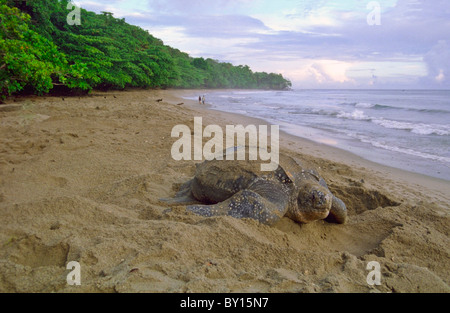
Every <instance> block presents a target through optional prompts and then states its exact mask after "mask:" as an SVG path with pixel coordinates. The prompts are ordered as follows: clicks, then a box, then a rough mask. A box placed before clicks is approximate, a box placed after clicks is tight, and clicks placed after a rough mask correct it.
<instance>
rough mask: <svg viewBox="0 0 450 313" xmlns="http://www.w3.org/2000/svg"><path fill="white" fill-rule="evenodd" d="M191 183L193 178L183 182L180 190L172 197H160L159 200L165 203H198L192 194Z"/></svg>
mask: <svg viewBox="0 0 450 313" xmlns="http://www.w3.org/2000/svg"><path fill="white" fill-rule="evenodd" d="M192 183H193V180H192V179H191V180H190V181H188V182H187V183H184V184H183V185H182V186H181V188H180V191H179V192H177V194H176V195H175V197H174V198H162V199H159V201H162V202H165V203H167V204H180V205H183V204H192V203H198V201H197V200H196V199H195V198H194V196H193V195H192V189H191V187H192Z"/></svg>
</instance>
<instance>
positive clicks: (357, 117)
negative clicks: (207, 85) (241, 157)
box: [197, 90, 450, 181]
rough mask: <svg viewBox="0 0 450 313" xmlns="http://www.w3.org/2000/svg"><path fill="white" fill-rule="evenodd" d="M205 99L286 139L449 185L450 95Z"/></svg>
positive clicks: (281, 94)
mask: <svg viewBox="0 0 450 313" xmlns="http://www.w3.org/2000/svg"><path fill="white" fill-rule="evenodd" d="M205 95H206V103H207V104H209V105H210V106H211V108H212V109H214V110H219V111H225V112H234V113H238V114H243V115H247V116H252V117H257V118H261V119H264V120H266V121H267V122H269V123H271V124H273V125H279V126H280V129H281V130H282V131H285V132H287V133H289V134H292V135H295V136H298V137H303V138H306V139H310V140H313V141H317V142H320V143H324V144H328V145H332V146H335V147H337V148H340V149H344V150H347V151H350V152H352V153H354V154H357V155H359V156H361V157H363V158H365V159H368V160H370V161H373V162H376V163H379V164H383V165H388V166H391V167H396V168H400V169H404V170H408V171H412V172H416V173H420V174H425V175H428V176H432V177H436V178H440V179H444V180H449V181H450V91H447V90H440V91H438V90H289V91H251V90H250V91H247V90H246V91H239V90H236V91H214V92H209V93H206V94H205ZM197 97H198V96H197Z"/></svg>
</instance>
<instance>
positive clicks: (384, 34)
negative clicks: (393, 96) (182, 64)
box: [74, 0, 450, 89]
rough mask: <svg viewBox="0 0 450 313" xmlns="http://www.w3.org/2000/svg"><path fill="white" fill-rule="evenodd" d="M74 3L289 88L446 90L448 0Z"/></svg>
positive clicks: (449, 83) (449, 74)
mask: <svg viewBox="0 0 450 313" xmlns="http://www.w3.org/2000/svg"><path fill="white" fill-rule="evenodd" d="M74 2H75V3H76V4H77V5H79V6H81V7H82V8H85V9H87V10H89V11H94V12H97V13H99V12H100V11H109V12H113V13H114V16H115V17H119V18H125V20H126V21H127V22H128V23H130V24H134V25H138V26H140V27H142V28H144V29H146V30H148V31H149V32H150V33H151V34H152V35H154V36H155V37H157V38H160V39H162V40H163V41H164V43H165V44H167V45H170V46H172V47H174V48H178V49H180V50H182V51H184V52H187V53H189V54H190V55H191V56H194V57H200V56H201V57H204V58H213V59H217V60H220V61H225V62H231V63H233V64H234V65H240V64H247V65H249V66H250V67H251V68H252V70H254V71H266V72H277V73H282V74H283V75H284V76H285V77H286V78H289V79H290V80H291V81H292V82H293V85H294V88H445V89H450V1H449V0H427V1H425V0H380V1H368V0H304V1H300V0H270V1H269V0H78V1H74ZM378 9H380V10H378ZM378 13H379V14H378ZM81 18H82V17H81ZM370 24H375V25H370ZM377 24H380V25H377Z"/></svg>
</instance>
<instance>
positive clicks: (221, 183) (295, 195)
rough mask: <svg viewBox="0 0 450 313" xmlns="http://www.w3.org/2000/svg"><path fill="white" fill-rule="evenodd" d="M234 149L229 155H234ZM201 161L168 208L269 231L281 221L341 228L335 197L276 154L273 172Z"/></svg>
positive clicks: (340, 205) (342, 215)
mask: <svg viewBox="0 0 450 313" xmlns="http://www.w3.org/2000/svg"><path fill="white" fill-rule="evenodd" d="M237 150H238V148H236V147H235V148H234V149H233V150H232V152H230V151H228V152H224V155H226V154H227V153H236V152H237ZM225 159H226V158H224V160H217V159H215V160H212V161H205V162H203V163H200V164H197V168H196V172H195V176H194V178H193V179H191V180H190V181H188V182H187V183H185V184H184V185H182V186H181V188H180V191H179V192H178V193H177V194H176V196H175V198H173V199H161V200H163V201H165V202H167V203H170V204H186V205H187V210H188V211H191V212H193V213H196V214H198V215H202V216H206V217H212V216H220V215H229V216H232V217H235V218H252V219H256V220H258V221H259V222H261V223H263V224H266V225H273V224H275V223H276V222H278V221H279V220H280V219H281V218H282V217H283V216H287V217H288V218H290V219H292V220H294V221H296V222H299V223H309V222H312V221H316V220H321V219H325V220H326V221H328V222H333V223H338V224H343V223H345V222H346V220H347V208H346V206H345V204H344V202H343V201H342V200H340V199H339V198H337V197H335V196H334V195H333V194H332V193H331V191H330V190H329V189H328V187H327V184H326V183H325V181H324V180H323V178H321V177H320V176H319V174H318V172H317V171H316V170H314V169H305V168H303V166H302V165H301V163H300V162H299V161H297V160H295V159H293V158H291V157H289V156H287V155H285V154H282V153H280V161H279V166H278V168H277V169H276V170H275V171H272V172H263V171H261V164H262V161H249V158H248V152H247V157H246V159H245V160H244V161H237V160H236V158H234V161H228V160H225Z"/></svg>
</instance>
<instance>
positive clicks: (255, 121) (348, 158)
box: [170, 90, 450, 203]
mask: <svg viewBox="0 0 450 313" xmlns="http://www.w3.org/2000/svg"><path fill="white" fill-rule="evenodd" d="M200 91H201V90H199V91H197V90H171V91H170V92H172V93H173V95H174V96H175V97H176V98H177V100H176V101H171V103H173V104H175V102H177V101H178V102H177V103H179V100H183V101H186V102H187V101H189V108H191V109H193V110H195V111H198V112H199V113H204V114H205V115H206V116H209V115H210V113H213V112H216V113H217V114H218V115H219V116H220V117H219V118H218V119H216V121H217V123H218V124H219V125H221V126H222V127H224V126H225V125H227V124H233V125H238V124H243V125H244V126H246V125H249V124H251V125H267V126H270V123H269V122H268V121H266V120H264V119H261V118H255V117H249V116H246V115H243V114H240V113H231V112H224V111H220V110H215V109H212V108H211V107H210V106H208V105H207V104H206V105H200V104H198V102H196V101H195V100H188V99H185V98H183V97H185V96H191V95H192V94H194V93H195V92H197V93H199V94H203V93H206V92H215V91H221V92H223V91H225V92H226V91H227V90H207V91H205V90H203V91H201V92H200ZM230 91H233V90H230ZM222 119H225V120H226V121H227V122H223V121H221V120H222ZM283 147H284V148H288V147H289V148H293V147H294V148H295V149H296V151H297V152H301V153H306V154H311V155H314V154H316V156H317V157H320V158H325V159H329V160H331V161H333V162H339V163H345V164H350V165H352V166H355V167H358V168H360V169H369V170H370V171H372V172H374V173H381V174H382V175H383V176H384V177H386V178H388V179H390V180H400V181H401V182H402V183H403V184H408V185H410V186H422V187H424V188H425V189H429V190H439V192H440V193H441V195H442V197H443V198H445V199H446V201H447V202H448V203H450V195H448V193H447V190H448V188H450V181H447V180H444V179H441V178H437V177H433V176H428V175H425V174H420V173H416V172H412V171H408V170H404V169H400V168H396V167H391V166H387V165H384V164H381V163H377V162H374V161H371V160H368V159H365V158H364V157H362V156H359V155H357V154H355V153H353V152H351V151H348V150H344V149H340V148H338V147H336V146H331V145H327V144H325V143H320V142H317V141H314V140H312V139H308V138H305V137H300V136H296V135H293V134H290V133H288V132H286V131H283V130H281V129H280V148H283ZM310 151H311V152H310ZM424 192H425V190H424Z"/></svg>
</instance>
